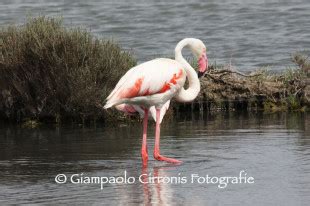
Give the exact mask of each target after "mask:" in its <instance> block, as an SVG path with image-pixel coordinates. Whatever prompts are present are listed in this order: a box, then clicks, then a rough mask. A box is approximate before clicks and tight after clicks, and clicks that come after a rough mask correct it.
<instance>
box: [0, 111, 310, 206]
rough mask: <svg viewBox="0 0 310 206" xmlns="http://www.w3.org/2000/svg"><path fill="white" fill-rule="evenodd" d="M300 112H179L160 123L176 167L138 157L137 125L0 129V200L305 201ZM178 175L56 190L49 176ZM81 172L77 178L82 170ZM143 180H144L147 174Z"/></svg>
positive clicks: (306, 160)
mask: <svg viewBox="0 0 310 206" xmlns="http://www.w3.org/2000/svg"><path fill="white" fill-rule="evenodd" d="M309 122H310V119H309V115H308V114H294V113H293V114H286V113H281V114H273V115H270V114H269V115H268V114H242V115H241V114H234V113H231V114H222V115H207V116H204V118H201V116H200V117H198V116H193V117H190V115H187V116H186V118H185V117H178V118H176V119H175V120H171V121H168V120H165V121H164V123H163V127H162V141H161V152H162V154H165V155H167V156H170V157H174V158H177V159H180V160H182V161H184V163H183V164H182V165H178V166H176V165H171V164H167V163H163V162H157V161H155V160H154V159H153V157H152V155H151V154H152V149H153V145H154V144H153V143H154V129H153V126H154V125H151V126H150V130H149V133H148V135H149V139H148V140H149V141H148V143H149V153H150V161H149V165H148V167H147V168H145V169H143V168H142V166H141V159H140V146H141V144H140V143H141V132H142V131H141V130H142V128H141V125H140V124H139V123H132V124H121V125H114V126H103V125H97V127H94V126H90V127H84V128H83V127H79V126H66V127H61V128H57V127H56V128H55V127H43V128H40V129H23V128H19V127H16V126H2V127H1V129H0V191H1V193H0V204H1V205H5V204H9V203H15V204H39V203H47V204H51V205H57V204H74V205H75V204H80V205H101V204H106V205H124V204H126V205H127V204H131V205H135V204H140V205H143V204H144V205H152V204H153V205H184V204H185V205H189V204H191V205H206V204H207V205H307V204H308V203H309V201H310V195H309V194H310V193H309V192H310V179H309V175H310V135H309V134H310V132H309ZM242 170H244V171H245V172H246V173H247V176H248V177H250V176H252V177H253V178H254V183H253V184H228V185H227V186H226V187H225V188H222V189H221V188H219V187H218V185H219V184H199V183H197V182H194V183H190V179H191V178H190V177H191V175H192V174H197V175H199V176H206V175H209V176H211V177H227V176H228V177H232V176H239V173H240V171H242ZM125 171H126V172H127V174H128V176H132V177H135V178H138V177H139V176H140V175H141V174H145V175H144V176H143V177H145V178H150V177H166V178H171V177H183V176H185V177H186V178H187V180H188V182H187V183H185V184H181V183H173V184H170V183H168V184H165V183H162V182H161V183H149V184H142V183H140V182H139V181H138V180H136V182H135V183H134V184H104V185H103V188H102V189H101V187H100V185H98V184H73V183H71V182H70V181H69V180H68V181H67V183H65V184H56V183H55V176H56V175H58V174H65V175H67V177H68V178H70V176H71V175H73V174H78V175H79V176H80V177H81V176H82V177H97V176H98V177H112V176H116V177H120V176H124V172H125ZM82 173H83V174H82ZM146 174H147V175H146Z"/></svg>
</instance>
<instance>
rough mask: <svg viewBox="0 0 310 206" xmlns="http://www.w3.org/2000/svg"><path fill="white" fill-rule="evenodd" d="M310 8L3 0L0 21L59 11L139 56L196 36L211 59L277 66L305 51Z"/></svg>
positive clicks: (309, 47) (299, 4)
mask: <svg viewBox="0 0 310 206" xmlns="http://www.w3.org/2000/svg"><path fill="white" fill-rule="evenodd" d="M309 11H310V1H309V0H294V1H281V0H272V1H265V0H255V1H254V0H237V1H227V0H216V1H215V0H210V1H198V0H189V1H184V0H183V1H177V2H176V1H170V2H165V1H142V0H136V1H130V3H129V2H128V1H124V0H120V1H118V0H117V1H100V0H89V1H85V0H83V1H82V0H77V1H73V0H54V1H48V0H40V1H35V0H27V1H26V0H24V1H23V0H2V1H1V2H0V25H7V24H10V23H22V22H24V21H25V18H26V16H27V14H28V15H29V14H31V15H33V16H36V15H38V14H44V15H50V16H57V15H62V16H63V17H64V20H65V22H66V23H67V24H68V25H74V26H76V25H81V26H83V27H86V28H88V29H91V31H92V32H94V33H96V34H98V35H100V36H104V37H108V38H113V39H115V40H116V41H119V42H120V43H121V44H122V45H123V46H124V47H125V48H127V49H132V50H133V52H134V54H135V56H136V57H137V58H138V60H139V61H145V60H149V59H152V58H154V57H158V56H168V57H170V56H173V50H174V47H175V45H176V43H177V42H178V41H179V40H181V39H182V38H184V37H197V38H200V39H202V40H203V41H204V42H206V44H207V47H208V49H209V52H208V54H209V57H210V60H211V63H212V62H215V61H216V62H217V63H218V64H229V63H232V65H234V66H236V67H237V68H238V69H241V70H248V71H249V70H254V69H257V68H258V67H262V66H271V69H273V70H280V69H285V68H286V67H287V66H292V65H293V64H292V63H291V62H290V55H291V54H292V53H294V52H296V51H303V50H305V52H306V53H307V54H310V21H309V19H310V12H309Z"/></svg>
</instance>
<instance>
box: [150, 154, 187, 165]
mask: <svg viewBox="0 0 310 206" xmlns="http://www.w3.org/2000/svg"><path fill="white" fill-rule="evenodd" d="M154 158H155V159H156V160H158V161H165V162H169V163H173V164H181V163H182V161H180V160H177V159H173V158H169V157H165V156H162V155H160V154H154Z"/></svg>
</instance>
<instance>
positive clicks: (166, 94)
mask: <svg viewBox="0 0 310 206" xmlns="http://www.w3.org/2000/svg"><path fill="white" fill-rule="evenodd" d="M184 47H188V48H189V49H190V50H191V51H192V53H193V54H194V55H195V56H196V57H197V59H198V65H199V71H198V75H197V73H196V72H195V70H194V69H193V67H191V65H190V64H189V63H188V62H187V61H186V60H185V59H184V57H183V56H182V52H181V51H182V49H183V48H184ZM207 68H208V58H207V55H206V46H205V45H204V44H203V42H202V41H201V40H199V39H194V38H186V39H183V40H182V41H180V42H179V43H178V44H177V46H176V48H175V60H173V59H166V58H158V59H154V60H151V61H148V62H145V63H142V64H140V65H138V66H135V67H133V68H131V69H130V70H128V71H127V73H126V74H125V75H124V76H123V77H122V78H121V79H120V80H119V82H118V83H117V85H116V87H115V88H114V90H113V91H112V92H111V94H110V95H109V96H108V97H107V99H106V100H107V102H106V104H105V106H104V108H105V109H107V108H110V107H112V106H115V107H116V108H117V109H118V110H121V111H123V112H125V113H127V114H132V113H135V112H139V113H140V115H141V116H142V117H143V136H142V148H141V155H142V163H143V166H146V165H147V161H148V152H147V136H146V134H147V122H148V114H149V111H150V112H151V115H152V117H153V118H154V120H155V121H156V130H155V146H154V153H153V155H154V158H155V159H156V160H159V161H166V162H170V163H181V161H179V160H176V159H173V158H168V157H165V156H162V155H161V154H160V149H159V142H160V124H161V121H162V119H163V116H164V115H165V113H166V111H167V109H168V108H169V104H170V100H171V99H172V98H173V97H175V98H176V100H177V101H180V102H189V101H193V100H194V99H195V98H196V97H197V95H198V93H199V91H200V82H199V79H198V77H200V76H202V75H203V74H204V73H205V72H206V70H207ZM186 77H187V78H188V83H189V87H188V89H184V88H183V86H184V83H185V80H186Z"/></svg>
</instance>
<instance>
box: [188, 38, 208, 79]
mask: <svg viewBox="0 0 310 206" xmlns="http://www.w3.org/2000/svg"><path fill="white" fill-rule="evenodd" d="M194 40H195V41H193V42H192V44H191V45H190V47H191V50H192V51H193V53H194V55H195V56H196V57H197V59H198V67H199V68H198V77H199V78H200V77H202V76H203V75H204V73H205V72H206V71H207V70H208V57H207V48H206V46H205V45H204V43H203V42H202V41H201V40H199V39H194Z"/></svg>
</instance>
